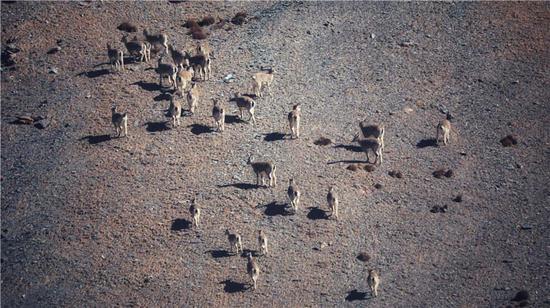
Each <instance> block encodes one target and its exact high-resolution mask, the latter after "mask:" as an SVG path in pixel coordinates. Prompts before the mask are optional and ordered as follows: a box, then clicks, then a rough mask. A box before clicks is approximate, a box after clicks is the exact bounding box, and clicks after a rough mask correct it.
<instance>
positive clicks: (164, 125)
mask: <svg viewBox="0 0 550 308" xmlns="http://www.w3.org/2000/svg"><path fill="white" fill-rule="evenodd" d="M145 129H146V130H147V131H148V132H150V133H156V132H162V131H165V130H169V129H170V127H168V121H164V122H147V123H145Z"/></svg>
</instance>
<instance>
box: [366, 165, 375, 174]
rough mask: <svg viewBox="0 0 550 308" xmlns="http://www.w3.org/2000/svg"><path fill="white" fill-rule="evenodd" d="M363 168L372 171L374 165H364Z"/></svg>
mask: <svg viewBox="0 0 550 308" xmlns="http://www.w3.org/2000/svg"><path fill="white" fill-rule="evenodd" d="M364 169H365V171H367V172H373V171H374V170H376V167H375V166H373V165H365V167H364Z"/></svg>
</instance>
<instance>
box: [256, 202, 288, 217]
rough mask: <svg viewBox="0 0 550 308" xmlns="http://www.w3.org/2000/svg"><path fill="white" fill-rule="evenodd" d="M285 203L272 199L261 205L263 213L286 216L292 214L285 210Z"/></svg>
mask: <svg viewBox="0 0 550 308" xmlns="http://www.w3.org/2000/svg"><path fill="white" fill-rule="evenodd" d="M286 206H287V204H286V203H277V201H273V202H271V203H269V204H266V205H263V207H265V211H264V213H265V214H266V215H267V216H277V215H281V216H288V215H292V212H289V211H287V209H286Z"/></svg>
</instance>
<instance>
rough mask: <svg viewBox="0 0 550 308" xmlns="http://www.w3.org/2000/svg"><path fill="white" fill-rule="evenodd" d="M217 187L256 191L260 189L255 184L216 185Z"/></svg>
mask: <svg viewBox="0 0 550 308" xmlns="http://www.w3.org/2000/svg"><path fill="white" fill-rule="evenodd" d="M218 187H220V188H224V187H235V188H238V189H244V190H249V189H257V188H260V187H261V186H259V185H256V184H250V183H233V184H226V185H218Z"/></svg>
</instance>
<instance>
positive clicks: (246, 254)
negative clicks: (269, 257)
mask: <svg viewBox="0 0 550 308" xmlns="http://www.w3.org/2000/svg"><path fill="white" fill-rule="evenodd" d="M249 253H251V254H252V256H253V257H258V256H259V254H258V251H256V250H251V249H243V252H242V253H241V258H247V257H248V254H249Z"/></svg>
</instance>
